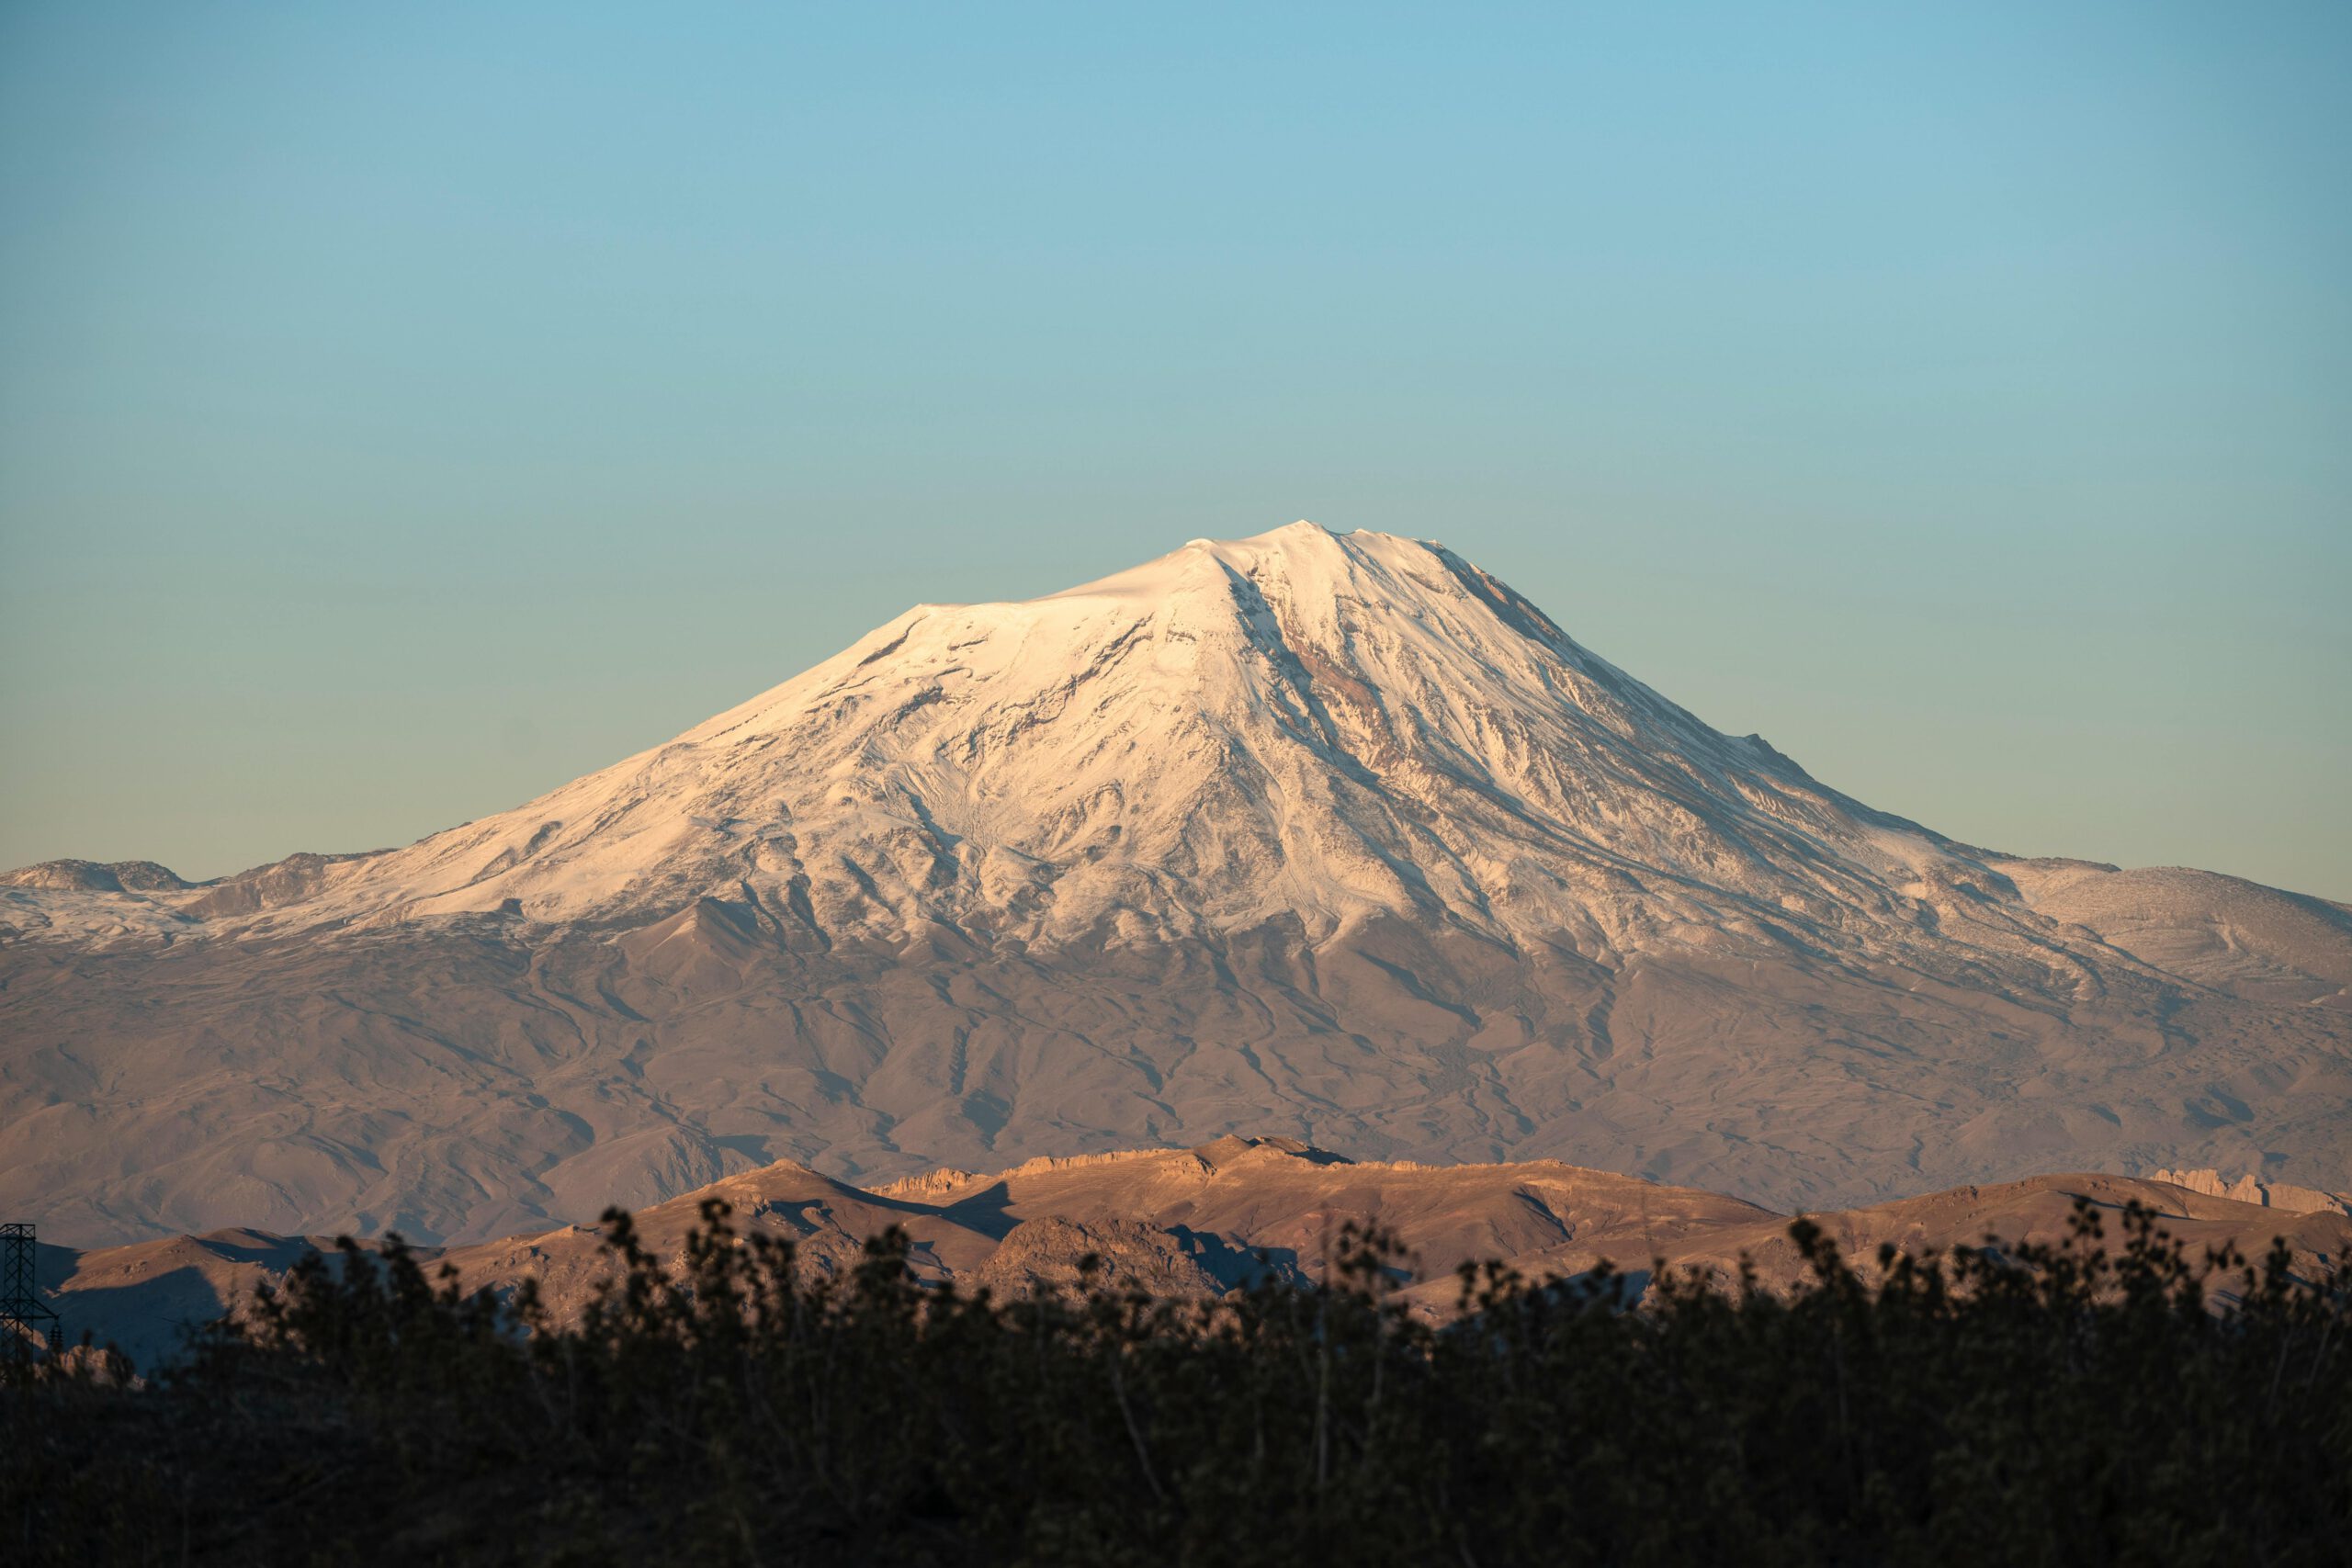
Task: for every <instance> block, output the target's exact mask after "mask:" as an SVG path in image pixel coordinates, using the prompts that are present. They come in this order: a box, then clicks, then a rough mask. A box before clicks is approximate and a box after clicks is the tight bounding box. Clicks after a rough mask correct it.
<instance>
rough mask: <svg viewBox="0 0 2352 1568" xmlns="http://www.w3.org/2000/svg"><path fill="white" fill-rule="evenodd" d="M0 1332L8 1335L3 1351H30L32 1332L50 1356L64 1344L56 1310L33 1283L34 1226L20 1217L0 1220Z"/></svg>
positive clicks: (14, 1353) (19, 1354)
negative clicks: (44, 1344) (41, 1341)
mask: <svg viewBox="0 0 2352 1568" xmlns="http://www.w3.org/2000/svg"><path fill="white" fill-rule="evenodd" d="M0 1332H5V1333H6V1335H7V1337H8V1343H7V1345H6V1347H5V1348H0V1354H5V1355H11V1356H22V1355H28V1354H30V1353H31V1348H32V1337H33V1336H34V1335H39V1336H40V1337H41V1339H42V1340H43V1341H44V1342H45V1343H46V1344H47V1345H48V1346H49V1353H50V1354H51V1355H52V1356H54V1355H56V1354H57V1353H58V1352H59V1351H60V1350H61V1349H62V1348H64V1344H65V1336H64V1332H63V1329H62V1325H60V1324H59V1322H58V1319H57V1314H55V1313H54V1312H51V1310H50V1309H49V1307H48V1306H47V1305H45V1304H44V1303H42V1301H41V1299H40V1289H39V1288H38V1287H37V1286H35V1285H34V1283H33V1227H32V1226H31V1225H30V1224H27V1223H25V1222H24V1221H21V1220H14V1221H9V1222H6V1223H5V1224H0Z"/></svg>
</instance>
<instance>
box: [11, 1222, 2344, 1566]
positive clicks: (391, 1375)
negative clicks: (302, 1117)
mask: <svg viewBox="0 0 2352 1568" xmlns="http://www.w3.org/2000/svg"><path fill="white" fill-rule="evenodd" d="M606 1218H607V1222H608V1224H609V1232H610V1235H609V1242H608V1245H609V1246H610V1247H612V1248H613V1249H614V1250H615V1252H616V1254H617V1255H618V1260H619V1262H620V1263H621V1264H622V1266H623V1267H622V1269H620V1271H619V1273H618V1276H617V1280H616V1283H615V1284H614V1285H613V1286H612V1287H611V1288H609V1289H608V1290H607V1291H606V1292H605V1293H603V1294H602V1295H600V1296H599V1297H598V1298H597V1300H596V1301H595V1302H594V1304H593V1305H592V1306H591V1307H590V1308H589V1309H588V1311H587V1312H586V1314H585V1315H584V1316H582V1317H581V1318H580V1319H579V1320H578V1321H576V1322H572V1323H570V1324H568V1325H560V1324H558V1323H556V1322H555V1321H553V1319H552V1318H551V1316H550V1314H548V1312H547V1311H546V1309H545V1307H544V1306H543V1304H542V1303H540V1302H539V1301H538V1300H537V1296H536V1294H535V1292H533V1291H532V1290H531V1289H530V1288H529V1287H527V1286H526V1287H525V1288H524V1289H523V1290H522V1291H521V1292H519V1293H518V1294H517V1295H515V1297H513V1298H512V1299H509V1300H505V1301H500V1300H497V1299H495V1298H493V1297H492V1296H491V1295H489V1294H487V1293H481V1294H474V1295H468V1294H467V1293H466V1292H465V1291H464V1290H463V1288H462V1285H463V1282H462V1281H460V1280H456V1279H454V1278H451V1277H447V1275H446V1274H445V1276H444V1277H442V1278H440V1279H438V1280H435V1279H433V1278H429V1277H428V1276H427V1274H426V1273H425V1271H424V1269H422V1268H421V1267H420V1266H419V1265H418V1263H417V1262H416V1260H415V1259H414V1258H412V1257H411V1256H410V1255H409V1254H407V1253H406V1252H404V1251H403V1250H401V1248H400V1247H397V1246H394V1247H390V1249H389V1250H388V1251H386V1252H385V1253H384V1254H382V1255H381V1256H380V1258H379V1257H378V1256H377V1255H374V1254H371V1253H369V1252H367V1251H364V1250H362V1249H361V1248H359V1247H356V1246H354V1245H351V1244H349V1243H345V1246H344V1247H343V1248H342V1255H341V1257H340V1258H339V1259H337V1260H335V1261H334V1263H333V1264H332V1265H330V1264H329V1263H327V1262H325V1261H322V1260H313V1261H312V1262H311V1263H310V1264H307V1265H306V1266H304V1267H303V1268H301V1269H298V1270H297V1271H296V1272H295V1274H294V1275H293V1276H292V1277H291V1278H290V1279H289V1280H288V1284H287V1286H286V1288H285V1289H284V1290H283V1291H281V1292H276V1293H273V1294H268V1295H266V1296H265V1297H264V1299H262V1300H261V1301H260V1302H259V1303H257V1307H256V1310H255V1311H254V1313H253V1314H251V1316H250V1320H249V1322H247V1323H246V1324H245V1325H243V1326H237V1325H226V1324H224V1325H220V1326H219V1327H217V1328H215V1329H214V1330H212V1331H210V1332H209V1333H208V1334H207V1335H205V1336H203V1337H200V1339H199V1340H198V1342H197V1343H196V1344H195V1345H194V1346H193V1348H192V1354H191V1356H190V1357H189V1358H188V1359H187V1362H186V1364H185V1366H183V1367H182V1368H180V1369H179V1370H175V1371H170V1372H168V1373H166V1374H164V1375H163V1376H161V1377H159V1378H157V1379H156V1380H154V1381H153V1382H149V1383H146V1384H143V1385H138V1386H126V1385H123V1384H121V1383H120V1382H115V1381H110V1380H108V1379H107V1377H105V1376H104V1375H101V1374H99V1373H96V1372H94V1371H91V1370H89V1369H88V1364H87V1359H86V1358H85V1359H84V1360H85V1367H84V1370H82V1371H60V1370H58V1369H55V1368H51V1369H48V1370H45V1371H29V1370H27V1369H25V1368H24V1367H22V1366H19V1367H18V1368H17V1370H16V1371H14V1372H13V1373H12V1374H11V1375H10V1377H9V1379H8V1383H7V1386H6V1389H5V1390H0V1444H5V1448H4V1449H0V1465H5V1480H4V1481H0V1504H5V1515H0V1529H5V1532H6V1533H5V1536H0V1556H5V1557H6V1559H7V1560H8V1561H11V1562H20V1563H26V1564H33V1563H50V1562H57V1563H75V1564H83V1563H91V1564H104V1563H150V1562H152V1563H176V1562H229V1561H236V1562H268V1563H272V1564H288V1563H307V1562H322V1563H323V1562H354V1561H363V1562H364V1561H382V1562H515V1563H549V1564H553V1563H601V1562H696V1563H704V1562H708V1563H732V1562H741V1563H762V1564H775V1563H794V1562H814V1563H836V1562H839V1563H852V1562H907V1563H941V1564H955V1563H978V1562H1035V1563H1086V1564H1092V1563H1165V1562H1191V1563H1204V1564H1211V1563H1214V1564H1224V1563H1255V1562H1265V1563H1284V1564H1296V1563H1302V1562H1332V1563H1389V1562H1397V1563H1405V1562H1411V1563H1463V1564H1475V1565H1482V1568H1492V1565H1496V1564H1508V1563H1555V1562H1557V1563H1611V1564H1614V1563H1626V1564H1642V1563H1681V1562H1719V1563H1720V1562H1739V1563H1767V1564H1769V1563H1791V1564H1799V1563H1802V1564H1811V1563H1825V1562H1826V1563H1911V1562H1918V1563H1934V1564H1937V1565H1939V1568H1949V1565H1952V1564H1967V1563H1987V1564H1993V1563H1997V1564H2019V1563H2052V1564H2058V1563H2065V1564H2074V1563H2098V1562H2133V1563H2139V1562H2144V1563H2167V1564H2169V1563H2216V1564H2240V1563H2267V1564H2314V1565H2317V1564H2328V1563H2341V1562H2346V1561H2347V1560H2352V1270H2347V1269H2346V1267H2345V1266H2344V1264H2343V1262H2342V1260H2335V1272H2333V1273H2332V1274H2331V1275H2330V1276H2329V1277H2327V1278H2324V1279H2319V1280H2305V1279H2299V1278H2297V1277H2296V1276H2295V1274H2294V1272H2293V1270H2292V1269H2291V1268H2290V1260H2289V1258H2288V1256H2287V1254H2286V1253H2285V1251H2284V1249H2283V1248H2278V1249H2274V1251H2273V1252H2272V1254H2271V1255H2270V1256H2269V1257H2268V1258H2265V1259H2263V1260H2262V1261H2261V1262H2260V1263H2258V1264H2249V1263H2247V1261H2246V1260H2245V1259H2243V1258H2235V1257H2221V1258H2206V1259H2204V1260H2202V1261H2201V1262H2200V1263H2198V1264H2192V1263H2191V1262H2190V1261H2189V1260H2188V1258H2185V1257H2184V1256H2183V1253H2182V1249H2181V1248H2180V1247H2179V1246H2178V1245H2177V1243H2175V1242H2173V1241H2171V1240H2170V1239H2169V1238H2167V1237H2166V1236H2165V1235H2164V1234H2163V1233H2162V1232H2161V1231H2160V1230H2159V1229H2158V1227H2157V1224H2156V1221H2155V1220H2154V1217H2153V1216H2152V1215H2151V1214H2149V1213H2147V1212H2145V1211H2143V1210H2139V1209H2137V1208H2133V1209H2131V1210H2127V1211H2125V1212H2124V1214H2123V1216H2122V1224H2123V1225H2124V1227H2125V1236H2124V1238H2123V1239H2124V1245H2123V1246H2122V1247H2120V1249H2119V1250H2118V1251H2116V1252H2114V1253H2113V1254H2109V1252H2107V1251H2105V1250H2103V1249H2102V1247H2100V1246H2099V1245H2098V1230H2099V1226H2100V1224H2101V1221H2100V1218H2099V1215H2098V1213H2097V1212H2096V1211H2095V1210H2093V1209H2092V1208H2091V1206H2090V1205H2088V1204H2087V1203H2084V1204H2081V1205H2078V1207H2077V1211H2076V1215H2075V1235H2073V1237H2071V1238H2070V1239H2069V1240H2068V1241H2067V1242H2066V1243H2065V1244H2064V1245H2062V1246H2057V1247H2014V1248H2007V1249H2003V1250H1995V1249H1992V1248H1989V1247H1988V1248H1985V1249H1959V1250H1955V1251H1954V1252H1952V1253H1951V1254H1949V1255H1947V1256H1940V1257H1937V1256H1930V1257H1926V1258H1910V1257H1905V1256H1902V1255H1898V1254H1895V1253H1893V1252H1892V1251H1888V1252H1884V1253H1883V1254H1882V1255H1881V1258H1880V1260H1879V1261H1880V1267H1879V1269H1876V1270H1870V1271H1867V1274H1866V1273H1865V1272H1864V1271H1858V1270H1856V1269H1854V1268H1852V1267H1851V1266H1849V1263H1848V1262H1847V1260H1845V1259H1843V1258H1840V1257H1839V1256H1838V1251H1837V1249H1836V1247H1834V1246H1833V1245H1832V1244H1831V1243H1830V1242H1829V1241H1828V1240H1827V1238H1826V1237H1825V1236H1824V1235H1822V1234H1821V1233H1820V1232H1819V1231H1818V1230H1816V1229H1815V1228H1814V1227H1813V1226H1811V1225H1809V1224H1805V1223H1804V1222H1799V1223H1798V1224H1796V1226H1795V1227H1794V1231H1793V1234H1794V1235H1795V1238H1796V1240H1797V1241H1798V1243H1799V1244H1800V1246H1801V1247H1803V1248H1804V1252H1805V1256H1806V1258H1807V1259H1808V1261H1809V1263H1810V1264H1811V1268H1812V1273H1811V1276H1810V1278H1809V1280H1807V1281H1806V1282H1805V1283H1804V1284H1803V1285H1802V1286H1800V1287H1799V1288H1798V1289H1796V1290H1795V1291H1794V1292H1791V1293H1786V1294H1773V1293H1770V1292H1764V1291H1762V1290H1760V1289H1758V1287H1757V1286H1756V1284H1755V1281H1754V1280H1753V1279H1752V1278H1750V1279H1747V1280H1743V1281H1742V1282H1740V1283H1738V1284H1736V1285H1734V1286H1731V1287H1728V1288H1718V1287H1716V1286H1713V1285H1710V1284H1707V1283H1705V1282H1703V1281H1701V1280H1696V1279H1693V1278H1674V1277H1667V1276H1663V1275H1661V1276H1660V1277H1659V1278H1658V1279H1657V1280H1656V1282H1655V1284H1654V1285H1653V1286H1652V1287H1651V1289H1650V1292H1649V1294H1648V1297H1647V1299H1646V1300H1645V1303H1644V1304H1643V1305H1642V1306H1641V1307H1640V1308H1639V1310H1632V1311H1628V1310H1623V1307H1622V1304H1621V1303H1622V1300H1623V1292H1622V1291H1621V1289H1620V1288H1619V1287H1620V1284H1621V1283H1622V1281H1619V1280H1614V1279H1612V1278H1611V1277H1610V1276H1609V1275H1608V1274H1607V1273H1606V1271H1603V1272H1602V1273H1601V1274H1600V1275H1598V1276H1595V1277H1589V1278H1587V1279H1583V1280H1577V1281H1575V1282H1562V1281H1558V1280H1547V1281H1540V1282H1539V1281H1530V1280H1524V1279H1521V1278H1520V1277H1518V1276H1517V1275H1515V1274H1513V1273H1511V1272H1510V1271H1509V1270H1507V1269H1500V1268H1496V1267H1489V1268H1487V1269H1477V1270H1473V1269H1464V1273H1463V1277H1462V1289H1463V1293H1464V1306H1465V1308H1466V1309H1467V1310H1466V1312H1465V1314H1464V1316H1463V1317H1462V1318H1461V1319H1460V1320H1459V1321H1457V1322H1455V1323H1453V1324H1452V1325H1448V1326H1444V1327H1434V1326H1431V1325H1427V1324H1423V1323H1420V1322H1417V1321H1415V1320H1414V1319H1413V1318H1411V1317H1410V1316H1409V1315H1408V1314H1407V1313H1406V1312H1405V1311H1404V1309H1403V1308H1402V1306H1401V1305H1400V1304H1399V1303H1397V1302H1396V1301H1395V1300H1394V1299H1393V1298H1392V1297H1391V1296H1390V1295H1389V1294H1388V1293H1387V1292H1386V1288H1385V1281H1386V1280H1388V1279H1389V1278H1390V1277H1391V1274H1390V1271H1389V1269H1388V1268H1387V1267H1386V1266H1387V1265H1389V1264H1391V1263H1392V1262H1393V1261H1394V1258H1393V1253H1394V1248H1393V1247H1390V1246H1389V1245H1388V1244H1386V1243H1385V1242H1384V1241H1383V1239H1382V1238H1380V1237H1377V1236H1372V1237H1365V1236H1360V1235H1350V1236H1349V1237H1348V1238H1347V1241H1346V1245H1345V1246H1343V1247H1342V1248H1341V1249H1340V1260H1339V1263H1338V1265H1337V1267H1336V1269H1335V1278H1334V1279H1333V1280H1332V1281H1331V1282H1330V1283H1329V1284H1328V1285H1323V1286H1312V1287H1303V1286H1299V1285H1296V1284H1290V1283H1283V1282H1279V1281H1271V1280H1270V1281H1269V1282H1268V1283H1266V1284H1263V1285H1261V1286H1260V1287H1258V1288H1255V1289H1252V1290H1250V1291H1247V1292H1241V1293H1239V1294H1237V1295H1234V1296H1230V1297H1227V1298H1226V1299H1224V1300H1221V1301H1218V1302H1215V1303H1191V1302H1170V1301H1157V1300H1153V1299H1151V1298H1149V1297H1147V1296H1144V1295H1142V1294H1139V1293H1135V1292H1125V1291H1121V1290H1118V1289H1114V1288H1112V1287H1111V1286H1109V1285H1108V1284H1105V1283H1103V1282H1102V1281H1103V1278H1104V1277H1103V1274H1101V1273H1100V1272H1099V1271H1098V1272H1094V1273H1091V1274H1089V1275H1088V1276H1087V1278H1088V1280H1089V1288H1088V1289H1085V1290H1083V1291H1080V1292H1075V1293H1071V1294H1066V1295H1063V1296H1059V1297H1047V1298H1044V1299H1038V1300H1024V1301H1013V1302H1002V1301H992V1300H990V1299H989V1297H988V1296H987V1295H985V1294H984V1293H981V1294H962V1293H958V1292H954V1291H949V1290H938V1289H932V1288H926V1287H923V1286H921V1285H919V1284H917V1283H916V1282H915V1280H913V1279H912V1277H911V1276H910V1274H909V1272H908V1270H907V1268H906V1244H905V1239H904V1237H902V1236H898V1235H891V1236H886V1237H883V1238H881V1239H879V1240H877V1241H876V1243H874V1244H873V1245H871V1246H870V1247H868V1249H867V1251H866V1255H865V1258H864V1260H863V1261H862V1262H861V1263H860V1264H859V1265H857V1266H856V1267H855V1268H854V1269H852V1270H850V1271H848V1272H846V1273H845V1274H843V1275H842V1276H840V1277H838V1278H828V1279H820V1280H813V1281H811V1280H804V1279H802V1278H801V1277H800V1276H799V1273H798V1271H797V1269H796V1268H795V1262H794V1258H793V1255H792V1251H791V1248H790V1247H787V1246H785V1245H781V1244H777V1243H775V1242H772V1241H770V1240H769V1239H767V1238H765V1237H763V1236H760V1235H751V1236H748V1237H738V1236H737V1235H734V1234H733V1233H732V1231H731V1230H730V1229H729V1224H728V1214H727V1211H726V1209H725V1208H724V1206H723V1205H717V1204H713V1205H709V1206H707V1207H706V1209H705V1212H704V1219H705V1224H704V1227H703V1228H702V1229H701V1230H699V1231H698V1232H697V1233H696V1234H695V1235H694V1236H693V1237H692V1238H691V1240H690V1242H689V1246H688V1250H687V1254H686V1257H685V1259H684V1265H683V1267H682V1268H680V1269H676V1270H674V1271H673V1270H671V1269H664V1268H663V1267H662V1265H661V1264H660V1263H659V1262H658V1261H657V1260H656V1259H655V1258H653V1257H652V1256H651V1255H650V1254H649V1253H648V1252H647V1251H646V1250H645V1248H644V1247H643V1246H642V1245H641V1244H640V1242H639V1239H638V1237H637V1236H636V1235H635V1233H634V1231H633V1230H632V1229H631V1227H630V1224H629V1222H628V1216H626V1215H623V1214H618V1213H615V1214H611V1215H608V1216H607V1217H606Z"/></svg>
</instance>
